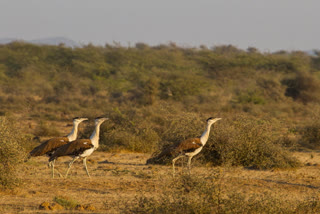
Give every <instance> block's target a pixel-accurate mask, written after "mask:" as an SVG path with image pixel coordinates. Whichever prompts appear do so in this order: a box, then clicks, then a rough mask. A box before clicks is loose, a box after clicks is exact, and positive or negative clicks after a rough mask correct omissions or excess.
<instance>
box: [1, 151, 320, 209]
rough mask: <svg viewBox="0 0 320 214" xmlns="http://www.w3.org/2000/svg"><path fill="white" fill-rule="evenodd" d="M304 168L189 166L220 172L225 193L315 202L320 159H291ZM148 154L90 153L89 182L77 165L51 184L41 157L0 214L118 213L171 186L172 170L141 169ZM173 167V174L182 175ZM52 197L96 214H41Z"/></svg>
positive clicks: (5, 196)
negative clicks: (127, 204) (141, 196)
mask: <svg viewBox="0 0 320 214" xmlns="http://www.w3.org/2000/svg"><path fill="white" fill-rule="evenodd" d="M295 156H297V157H298V158H299V159H300V160H301V161H302V162H303V164H304V166H303V167H301V168H298V169H294V170H266V171H258V170H248V169H244V168H242V167H230V168H225V167H210V166H199V163H197V160H196V158H195V160H194V163H193V164H194V167H193V169H192V175H195V176H208V175H210V174H212V173H217V172H219V174H220V181H219V182H220V183H221V187H222V190H223V191H224V192H234V193H237V192H239V193H243V194H252V193H270V194H275V195H278V196H279V197H285V198H286V199H287V200H294V201H301V200H304V199H306V198H308V197H318V195H319V190H320V165H319V164H320V153H302V152H299V153H295ZM149 157H150V154H140V153H104V152H95V153H94V154H93V155H92V156H91V157H90V158H89V159H88V169H89V172H90V174H91V178H89V177H88V176H87V175H86V172H85V170H84V169H83V165H82V161H77V162H75V164H74V165H73V167H72V168H71V171H70V174H69V176H68V178H60V177H59V176H56V177H55V178H54V179H52V178H51V171H50V169H49V168H48V167H47V158H46V157H36V158H32V159H31V160H30V161H29V162H27V163H26V164H25V165H24V169H22V170H21V172H20V178H21V180H22V182H23V184H22V187H21V188H18V189H17V190H15V191H13V192H8V191H6V192H0V213H119V210H118V209H119V206H121V204H123V203H125V202H126V201H130V200H133V199H134V198H135V197H136V196H137V195H139V194H140V193H141V192H143V193H146V194H151V195H152V194H157V192H160V191H161V190H163V188H164V186H165V183H168V182H172V179H173V178H172V168H171V166H159V165H145V162H146V160H147V159H148V158H149ZM70 160H71V158H69V157H63V158H60V159H59V160H58V161H57V164H56V168H57V169H58V170H59V171H61V172H63V174H64V173H65V172H66V169H67V163H68V162H69V161H70ZM183 172H184V171H182V168H181V167H178V174H179V173H183ZM57 196H62V197H68V198H70V199H72V200H75V201H77V202H79V203H81V204H91V205H93V206H94V207H95V208H96V210H95V211H75V210H62V211H45V210H40V209H39V205H40V204H41V203H42V202H45V201H47V202H53V199H54V198H55V197H57Z"/></svg>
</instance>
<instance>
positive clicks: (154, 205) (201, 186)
mask: <svg viewBox="0 0 320 214" xmlns="http://www.w3.org/2000/svg"><path fill="white" fill-rule="evenodd" d="M219 176H220V175H219V173H213V174H212V175H210V176H208V177H206V178H203V177H197V176H189V175H183V176H179V177H178V178H177V179H175V180H174V181H171V182H168V183H167V185H166V186H164V187H162V188H161V189H162V190H163V192H162V194H160V196H159V197H152V196H151V197H147V196H146V195H145V194H143V193H142V194H140V195H137V196H136V198H135V199H134V200H132V201H128V202H126V203H125V204H126V205H125V208H124V209H122V208H120V210H121V211H122V213H174V214H180V213H181V214H182V213H186V214H191V213H215V211H216V210H217V209H219V200H220V198H219V196H220V192H219V191H220V189H219V187H218V185H217V184H216V183H215V182H216V181H217V178H218V177H219Z"/></svg>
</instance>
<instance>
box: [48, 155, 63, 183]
mask: <svg viewBox="0 0 320 214" xmlns="http://www.w3.org/2000/svg"><path fill="white" fill-rule="evenodd" d="M55 164H56V159H54V160H53V161H51V162H49V166H51V168H52V178H54V165H55ZM56 172H57V173H58V174H59V176H60V178H61V177H63V176H62V174H61V173H60V172H59V171H58V170H56Z"/></svg>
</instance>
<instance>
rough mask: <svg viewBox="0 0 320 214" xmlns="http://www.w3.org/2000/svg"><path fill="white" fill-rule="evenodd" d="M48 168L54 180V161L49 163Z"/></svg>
mask: <svg viewBox="0 0 320 214" xmlns="http://www.w3.org/2000/svg"><path fill="white" fill-rule="evenodd" d="M48 167H49V168H51V170H52V178H54V161H49V163H48Z"/></svg>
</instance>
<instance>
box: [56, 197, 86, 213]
mask: <svg viewBox="0 0 320 214" xmlns="http://www.w3.org/2000/svg"><path fill="white" fill-rule="evenodd" d="M53 201H55V202H57V203H58V204H60V205H61V206H63V207H64V208H65V209H68V210H71V209H74V208H75V207H76V206H77V205H78V204H80V203H79V202H78V201H76V200H74V199H71V198H69V197H65V196H56V197H54V199H53Z"/></svg>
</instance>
